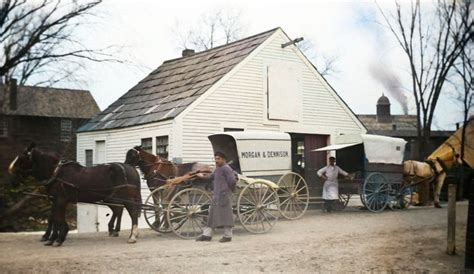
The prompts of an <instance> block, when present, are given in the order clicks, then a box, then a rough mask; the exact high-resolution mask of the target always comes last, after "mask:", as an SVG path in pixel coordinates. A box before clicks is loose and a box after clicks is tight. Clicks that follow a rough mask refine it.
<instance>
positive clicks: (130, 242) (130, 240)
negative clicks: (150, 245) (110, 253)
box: [127, 239, 137, 244]
mask: <svg viewBox="0 0 474 274" xmlns="http://www.w3.org/2000/svg"><path fill="white" fill-rule="evenodd" d="M136 242H137V240H136V239H128V241H127V243H129V244H134V243H136Z"/></svg>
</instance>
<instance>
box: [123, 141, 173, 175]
mask: <svg viewBox="0 0 474 274" xmlns="http://www.w3.org/2000/svg"><path fill="white" fill-rule="evenodd" d="M132 149H133V150H134V151H135V152H137V154H138V161H137V166H139V164H140V162H141V163H143V166H145V167H149V166H155V165H156V164H165V162H163V161H161V158H160V157H156V159H157V161H155V162H153V163H147V162H146V161H145V160H143V159H142V156H141V153H140V151H139V150H138V149H136V148H132ZM169 163H170V164H171V162H169ZM144 175H145V176H144V179H145V180H150V179H153V178H155V177H157V176H160V177H161V178H163V180H164V181H166V179H167V178H166V176H164V175H163V174H161V173H160V172H158V171H157V170H156V169H155V168H153V169H152V170H150V172H148V173H147V174H144Z"/></svg>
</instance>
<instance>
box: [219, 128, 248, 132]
mask: <svg viewBox="0 0 474 274" xmlns="http://www.w3.org/2000/svg"><path fill="white" fill-rule="evenodd" d="M229 131H244V129H243V128H232V127H225V128H224V132H229Z"/></svg>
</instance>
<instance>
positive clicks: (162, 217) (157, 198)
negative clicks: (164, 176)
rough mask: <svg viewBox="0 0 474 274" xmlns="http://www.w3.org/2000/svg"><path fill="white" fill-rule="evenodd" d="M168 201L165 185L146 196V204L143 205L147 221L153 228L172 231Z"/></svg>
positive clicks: (163, 231) (166, 231)
mask: <svg viewBox="0 0 474 274" xmlns="http://www.w3.org/2000/svg"><path fill="white" fill-rule="evenodd" d="M167 209H168V203H167V202H166V201H165V187H164V186H162V187H159V188H157V189H155V190H153V191H152V192H151V193H150V195H149V196H148V197H147V198H146V201H145V206H143V215H145V221H146V222H147V224H148V225H149V226H150V228H151V229H153V230H155V231H158V232H161V233H168V232H171V228H170V226H169V224H168V221H167V219H166V218H167V217H166V210H167Z"/></svg>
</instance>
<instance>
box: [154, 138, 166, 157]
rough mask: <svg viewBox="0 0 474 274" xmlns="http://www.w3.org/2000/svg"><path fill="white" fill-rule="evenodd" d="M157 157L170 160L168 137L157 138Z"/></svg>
mask: <svg viewBox="0 0 474 274" xmlns="http://www.w3.org/2000/svg"><path fill="white" fill-rule="evenodd" d="M156 155H158V156H160V157H161V158H164V159H168V136H159V137H156Z"/></svg>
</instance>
